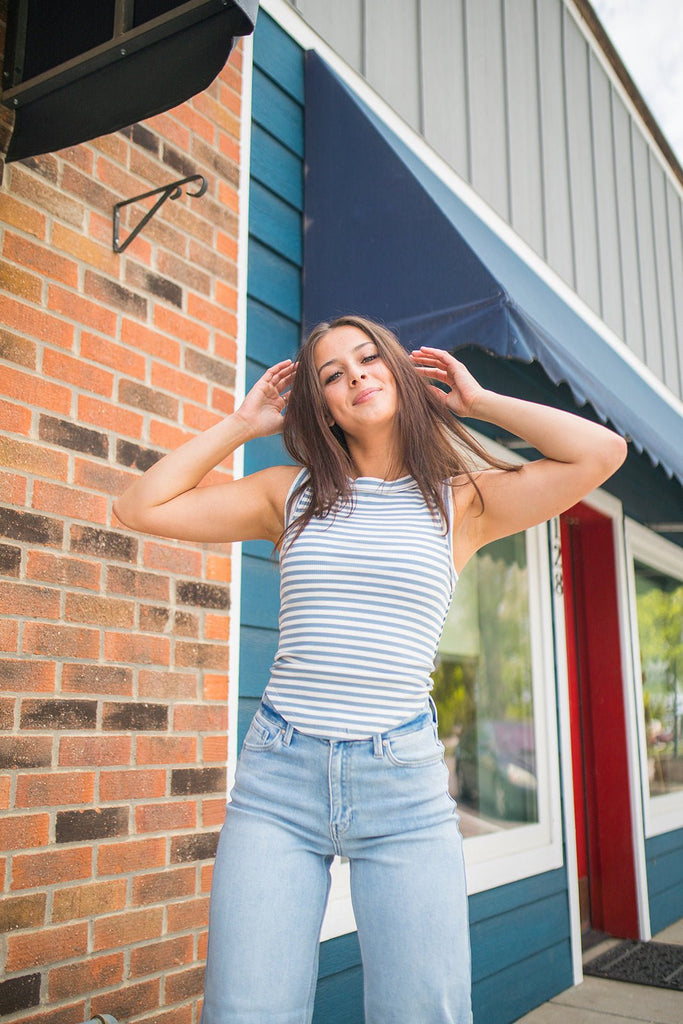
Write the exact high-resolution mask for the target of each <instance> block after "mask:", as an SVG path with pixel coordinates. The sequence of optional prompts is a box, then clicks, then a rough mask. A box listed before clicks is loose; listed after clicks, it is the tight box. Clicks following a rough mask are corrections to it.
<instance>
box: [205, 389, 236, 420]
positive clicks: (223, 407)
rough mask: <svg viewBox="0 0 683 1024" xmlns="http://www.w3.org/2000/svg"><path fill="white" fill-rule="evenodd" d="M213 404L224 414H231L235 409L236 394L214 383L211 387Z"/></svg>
mask: <svg viewBox="0 0 683 1024" xmlns="http://www.w3.org/2000/svg"><path fill="white" fill-rule="evenodd" d="M211 406H212V408H214V409H219V410H220V411H221V412H222V413H223V415H224V416H229V415H230V414H231V413H233V412H234V411H235V396H234V395H233V394H231V393H230V392H228V391H224V390H223V388H219V387H218V385H217V384H214V386H213V388H212V389H211Z"/></svg>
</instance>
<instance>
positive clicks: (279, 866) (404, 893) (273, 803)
mask: <svg viewBox="0 0 683 1024" xmlns="http://www.w3.org/2000/svg"><path fill="white" fill-rule="evenodd" d="M457 822H458V817H457V814H456V810H455V804H454V802H453V800H452V799H451V797H450V796H449V794H448V771H447V768H446V766H445V764H444V760H443V747H442V745H441V743H440V741H439V739H438V737H437V733H436V723H435V721H434V716H433V714H432V712H431V710H429V711H425V712H424V713H422V714H421V715H419V716H418V717H417V718H416V719H414V720H412V721H410V722H407V723H405V724H404V725H401V726H398V727H397V728H395V729H392V730H391V731H389V732H387V733H384V734H381V735H379V734H378V735H376V736H374V737H372V738H371V739H367V740H341V741H338V740H323V739H318V738H316V737H312V736H306V735H304V734H302V733H300V732H298V731H297V730H295V729H293V728H292V726H291V725H289V724H287V723H286V722H285V721H284V719H283V718H281V717H280V715H279V714H278V713H277V712H276V711H275V710H274V709H272V708H271V707H270V706H269V705H267V704H262V705H261V707H260V708H259V710H258V711H257V713H256V715H255V717H254V720H253V722H252V724H251V726H250V728H249V732H248V733H247V736H246V738H245V741H244V747H243V749H242V753H241V755H240V760H239V764H238V768H237V774H236V779H235V787H234V789H233V792H232V796H231V802H230V804H229V805H228V810H227V815H226V820H225V824H224V826H223V830H222V832H221V838H220V842H219V844H218V852H217V855H216V864H215V870H214V879H213V888H212V894H211V911H210V923H209V948H208V957H207V973H206V983H205V993H204V1013H203V1024H308V1022H309V1021H310V1020H311V1015H312V1012H313V998H314V995H315V986H316V977H317V968H318V942H319V935H320V928H321V924H322V920H323V914H324V912H325V904H326V901H327V895H328V890H329V884H330V881H329V879H330V876H329V868H330V864H331V862H332V859H333V857H334V855H335V854H339V855H342V856H345V857H348V858H349V860H350V871H351V894H352V899H353V909H354V913H355V917H356V923H357V925H358V937H359V940H360V947H361V956H362V961H363V971H364V985H365V1021H366V1024H470V1021H471V1011H470V950H469V930H468V922H467V895H466V889H465V872H464V864H463V856H462V840H461V837H460V832H459V829H458V824H457Z"/></svg>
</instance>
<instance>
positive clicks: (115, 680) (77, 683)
mask: <svg viewBox="0 0 683 1024" xmlns="http://www.w3.org/2000/svg"><path fill="white" fill-rule="evenodd" d="M62 690H64V691H65V692H71V693H88V694H90V693H104V694H110V695H111V694H118V695H120V696H131V695H132V693H133V671H132V669H130V668H125V667H124V666H123V665H75V664H72V665H65V666H64V668H63V670H62Z"/></svg>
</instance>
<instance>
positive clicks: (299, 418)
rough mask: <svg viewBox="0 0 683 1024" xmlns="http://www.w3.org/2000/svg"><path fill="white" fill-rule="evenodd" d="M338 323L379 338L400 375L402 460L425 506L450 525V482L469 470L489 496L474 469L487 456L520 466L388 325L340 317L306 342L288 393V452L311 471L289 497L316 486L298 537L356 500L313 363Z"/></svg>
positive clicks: (492, 462)
mask: <svg viewBox="0 0 683 1024" xmlns="http://www.w3.org/2000/svg"><path fill="white" fill-rule="evenodd" d="M335 327H356V328H357V329H358V330H359V331H362V332H363V334H365V335H367V337H368V338H369V339H370V340H371V341H373V342H374V343H375V345H376V346H377V351H378V353H379V355H380V358H381V359H382V360H383V361H384V363H385V364H386V365H387V366H388V368H389V370H390V371H391V373H392V374H393V376H394V379H395V381H396V391H397V394H398V413H397V426H398V450H399V453H400V454H399V458H400V463H401V465H399V466H398V467H396V468H397V470H400V469H401V468H402V467H405V469H406V470H407V472H408V474H409V475H410V476H412V477H413V478H414V480H415V482H416V483H417V485H418V487H419V488H420V491H421V492H422V496H423V498H424V500H425V502H426V504H427V507H428V508H430V509H431V510H432V512H433V513H434V514H439V515H440V516H441V517H442V521H443V522H444V524H445V528H446V529H447V528H448V508H447V505H446V499H445V495H444V482H445V481H447V480H449V479H450V478H451V477H457V476H463V477H464V478H465V479H466V480H470V481H472V483H474V486H475V488H476V490H477V494H478V495H479V501H480V502H481V507H482V510H483V507H484V506H483V499H482V497H481V493H480V492H479V488H477V485H476V481H475V480H474V479H473V473H474V472H475V471H476V470H477V469H478V468H480V467H479V465H478V464H477V460H479V462H480V463H481V462H483V463H484V464H485V465H486V466H489V467H494V468H496V469H509V470H511V469H517V468H518V467H517V466H514V465H512V464H511V463H508V462H502V461H501V460H500V459H496V458H494V457H493V456H492V455H490V454H489V453H488V452H487V451H486V449H485V448H483V447H482V446H481V445H480V444H479V442H478V441H477V440H476V439H475V438H474V437H473V435H472V434H471V433H470V431H469V430H467V428H466V427H465V426H463V424H462V423H460V421H459V420H458V419H457V418H456V417H455V416H454V415H453V414H452V413H451V412H450V411H449V410H448V409H447V408H446V407H445V406H444V405H443V404H442V402H441V401H440V400H439V399H438V397H437V396H436V395H435V394H434V393H433V392H432V390H431V388H430V387H429V385H428V383H427V381H426V380H425V379H424V378H423V377H422V376H421V375H420V374H419V373H417V371H416V369H415V366H414V365H413V363H412V362H411V360H410V358H409V356H408V353H407V352H406V350H405V349H404V348H403V346H402V345H401V343H400V342H399V341H398V339H397V338H396V336H395V335H394V334H392V332H391V331H390V330H388V329H387V328H386V327H383V326H381V325H380V324H377V323H374V322H373V321H372V320H367V319H365V318H364V317H360V316H341V317H337V319H335V320H332V321H330V323H322V324H318V326H317V327H315V328H314V329H313V331H312V332H311V334H310V335H309V337H308V339H307V340H306V342H305V343H304V345H303V346H302V348H301V350H300V352H299V355H298V360H297V371H296V377H295V379H294V384H293V386H292V389H291V391H290V393H289V395H288V396H287V410H286V413H285V416H284V424H283V439H284V443H285V447H286V448H287V451H288V452H289V454H290V455H291V456H292V458H293V459H294V460H295V462H298V463H299V464H300V465H302V466H304V467H305V468H306V469H307V470H308V476H307V477H306V478H305V479H304V480H303V481H302V482H301V484H299V486H298V487H297V488H296V490H295V491H294V493H293V495H292V497H291V499H290V507H294V505H295V503H296V500H297V498H298V497H299V496H300V495H301V494H302V493H303V491H304V490H305V489H306V488H308V487H310V489H311V500H310V502H309V503H308V505H307V507H306V508H305V509H304V511H303V512H302V513H301V515H299V516H298V517H297V518H296V519H295V520H294V521H293V522H292V523H291V524H290V525H289V527H288V528H287V530H286V531H285V534H286V533H288V532H289V530H293V531H294V536H295V537H298V536H299V534H300V533H301V531H302V530H303V528H304V527H305V526H306V524H307V523H308V522H309V521H310V520H311V519H312V518H314V517H316V518H324V517H325V516H327V515H329V513H330V512H331V511H332V509H333V507H334V506H335V505H336V504H337V502H339V503H340V504H344V503H346V504H349V505H351V503H352V483H353V477H354V475H355V470H354V466H353V463H352V461H351V456H350V454H349V449H348V446H347V444H346V438H345V437H344V434H343V432H342V430H341V429H340V428H339V427H338V426H337V425H336V424H333V425H332V426H330V425H329V413H328V410H327V404H326V402H325V397H324V393H323V388H322V385H321V383H320V379H319V376H318V373H317V371H316V367H315V361H314V352H315V346H316V345H317V343H318V342H319V341H320V339H321V338H323V337H325V335H326V334H327V333H328V332H329V331H332V330H334V328H335Z"/></svg>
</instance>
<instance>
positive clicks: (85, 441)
mask: <svg viewBox="0 0 683 1024" xmlns="http://www.w3.org/2000/svg"><path fill="white" fill-rule="evenodd" d="M38 436H39V437H40V438H41V440H43V441H48V442H50V443H51V444H57V445H60V446H61V447H62V448H70V449H71V450H73V451H78V452H87V453H88V454H89V455H94V456H96V457H97V458H100V459H106V458H107V456H108V454H109V439H108V438H107V435H106V434H102V433H100V431H98V430H91V429H90V428H88V427H82V426H80V424H78V423H70V422H69V421H68V420H59V419H56V418H55V417H54V416H47V415H42V416H41V417H40V422H39V427H38Z"/></svg>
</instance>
